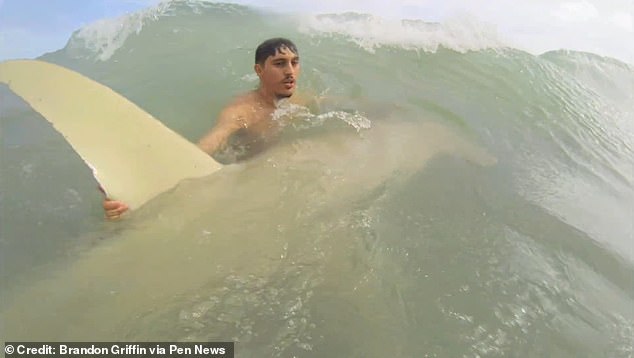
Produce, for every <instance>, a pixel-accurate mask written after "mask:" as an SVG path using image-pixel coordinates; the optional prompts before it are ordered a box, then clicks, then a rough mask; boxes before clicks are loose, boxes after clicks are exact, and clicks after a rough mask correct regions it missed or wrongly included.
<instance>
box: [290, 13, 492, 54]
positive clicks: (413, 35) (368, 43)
mask: <svg viewBox="0 0 634 358" xmlns="http://www.w3.org/2000/svg"><path fill="white" fill-rule="evenodd" d="M300 31H302V32H305V33H311V34H328V35H334V36H338V35H343V36H345V37H348V38H349V39H350V40H351V41H353V42H355V43H357V44H358V45H359V46H361V47H363V48H364V49H366V50H368V51H370V52H373V51H374V50H375V49H376V48H377V47H381V46H384V45H388V46H399V47H402V48H406V49H420V50H423V51H427V52H435V51H436V50H437V49H438V47H439V46H442V47H446V48H450V49H452V50H456V51H459V52H466V51H470V50H476V51H477V50H482V49H486V48H499V47H503V46H504V43H503V41H501V40H500V39H499V37H498V35H497V31H496V30H495V27H493V26H491V25H487V24H485V23H483V22H480V21H478V20H476V19H475V18H473V17H469V16H461V17H460V18H455V19H452V20H450V21H446V22H444V23H429V22H424V21H422V20H396V19H389V18H384V17H380V16H376V15H370V14H358V13H344V14H325V15H311V16H306V17H305V19H303V21H302V25H300Z"/></svg>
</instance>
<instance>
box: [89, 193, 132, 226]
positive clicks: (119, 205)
mask: <svg viewBox="0 0 634 358" xmlns="http://www.w3.org/2000/svg"><path fill="white" fill-rule="evenodd" d="M97 189H99V191H100V192H101V193H102V194H103V204H102V205H103V211H104V212H105V214H106V219H108V220H119V219H120V218H121V215H122V214H123V213H125V212H126V211H128V209H129V207H128V205H127V204H126V203H124V202H122V201H118V200H112V199H110V198H108V195H107V194H106V191H105V190H104V189H103V188H102V187H101V185H99V186H98V187H97Z"/></svg>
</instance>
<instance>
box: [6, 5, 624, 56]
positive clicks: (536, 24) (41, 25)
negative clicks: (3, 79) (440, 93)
mask: <svg viewBox="0 0 634 358" xmlns="http://www.w3.org/2000/svg"><path fill="white" fill-rule="evenodd" d="M158 2H159V0H55V1H46V0H0V60H3V59H9V58H33V57H36V56H39V55H41V54H43V53H45V52H49V51H54V50H57V49H60V48H62V47H64V46H65V44H66V42H67V41H68V38H69V37H70V35H71V34H72V32H73V31H74V30H77V29H79V28H81V27H82V26H84V25H87V24H89V23H91V22H93V21H95V20H98V19H103V18H111V17H116V16H120V15H123V14H125V13H128V12H133V11H136V10H139V9H142V8H144V7H148V6H151V5H153V4H156V3H158ZM227 2H236V3H242V4H248V5H256V6H259V7H265V8H269V9H273V10H278V11H294V12H308V13H320V12H343V11H357V12H364V13H371V14H375V15H379V16H382V17H388V18H409V19H411V18H419V19H423V20H427V21H443V20H446V19H451V18H452V17H455V16H457V15H470V16H474V17H475V18H477V19H478V20H481V21H483V22H485V23H487V24H491V25H493V26H495V28H496V29H497V30H498V33H499V34H500V35H502V38H503V39H505V40H508V42H509V44H511V45H514V46H516V47H519V48H523V49H525V50H528V51H531V52H534V53H541V52H544V51H547V50H553V49H559V48H569V49H575V50H581V51H589V52H594V53H598V54H602V55H607V56H612V57H616V58H619V59H621V60H624V61H626V62H629V63H634V41H632V39H633V38H634V20H633V19H634V15H633V11H634V10H633V7H634V5H633V1H632V0H475V1H474V0H303V1H302V0H230V1H227Z"/></svg>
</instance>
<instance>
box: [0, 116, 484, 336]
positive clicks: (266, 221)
mask: <svg viewBox="0 0 634 358" xmlns="http://www.w3.org/2000/svg"><path fill="white" fill-rule="evenodd" d="M445 154H446V155H453V156H458V157H462V158H465V159H466V160H469V161H472V162H475V163H477V164H479V165H484V166H488V165H492V164H494V163H495V158H493V157H491V156H490V155H489V154H487V152H486V151H485V150H484V149H482V148H481V147H479V146H477V145H474V144H472V143H470V142H468V141H466V140H464V139H463V138H461V137H459V136H458V135H456V134H455V132H454V131H453V130H450V129H449V128H447V127H446V126H444V125H441V124H438V123H436V122H423V123H409V122H402V121H397V120H386V121H378V120H377V121H375V123H373V127H372V128H371V129H369V130H363V131H361V132H360V133H357V132H356V131H354V130H353V129H338V130H334V131H326V132H325V133H321V134H319V135H314V136H309V137H308V136H307V137H305V138H295V139H293V140H290V141H288V142H285V143H280V145H278V146H276V147H273V148H271V149H270V150H269V151H267V152H265V153H263V154H261V155H260V156H258V157H256V158H254V159H252V160H251V161H249V162H247V163H245V164H239V165H230V166H226V167H225V168H223V169H222V170H220V171H218V172H216V173H215V174H213V175H211V176H209V177H206V178H202V179H196V180H190V181H187V182H183V183H181V184H180V185H179V186H178V187H177V188H176V189H174V190H172V191H171V192H168V193H165V194H163V195H161V196H159V197H157V198H156V199H154V200H152V201H150V202H149V203H148V204H146V205H145V206H144V207H143V208H142V209H141V210H139V211H137V212H135V213H133V214H132V215H131V216H130V217H128V218H127V219H125V220H123V221H122V222H119V223H115V224H113V225H120V227H118V228H117V229H118V230H117V231H118V232H119V233H118V234H115V235H114V237H111V238H108V240H104V241H103V242H101V243H100V244H99V245H98V246H97V247H95V248H94V249H91V250H89V251H87V252H85V253H83V254H81V255H80V256H79V257H78V258H77V259H76V260H74V261H72V262H70V263H68V265H66V266H64V267H61V268H59V269H57V270H56V271H54V272H52V273H51V274H50V275H47V277H42V278H39V279H37V280H34V282H33V283H30V284H28V285H24V287H23V288H21V289H18V290H15V292H13V293H12V294H10V295H7V297H8V299H7V300H6V302H4V303H3V304H2V307H1V309H0V312H1V315H2V321H3V322H4V330H5V332H4V334H3V335H4V337H3V338H4V339H5V340H6V341H9V340H42V341H45V340H97V339H98V340H101V341H107V340H124V339H140V338H144V339H157V338H163V337H156V336H152V335H151V334H150V333H144V332H143V331H144V330H147V332H152V328H151V327H153V322H152V319H153V317H155V316H160V312H161V311H165V310H169V309H171V308H173V307H179V304H182V303H183V302H185V301H187V298H188V297H191V296H194V295H197V294H198V293H199V292H203V291H204V292H208V291H209V290H210V287H211V288H213V287H219V288H220V287H222V286H223V285H224V283H223V282H224V280H225V279H226V278H227V277H228V276H233V277H264V278H266V277H268V276H270V275H272V274H273V273H274V272H276V271H278V270H280V269H281V268H283V267H282V265H286V264H288V260H289V252H288V250H289V242H291V241H292V240H301V237H299V236H301V228H302V225H311V224H314V223H315V222H316V221H317V218H318V217H320V216H324V215H328V214H329V213H333V212H336V211H337V210H338V209H340V208H345V207H346V205H349V203H351V202H354V201H355V200H359V199H361V198H363V197H364V196H365V195H368V193H370V192H372V191H373V190H376V189H377V188H378V187H380V186H381V185H383V184H384V183H385V182H387V181H389V180H391V179H393V178H397V180H407V178H409V177H410V176H411V175H413V174H415V173H417V172H419V171H420V170H422V169H423V168H424V167H425V165H426V164H427V163H428V162H429V160H431V159H432V158H434V157H436V156H438V155H445ZM298 223H299V224H298ZM289 227H291V228H294V229H293V230H285V228H289ZM291 236H294V238H293V239H291ZM306 245H310V244H309V243H306ZM349 247H350V245H345V244H342V245H341V246H340V250H342V252H339V253H336V254H334V255H330V256H328V257H325V258H323V260H326V261H325V262H321V261H320V262H319V265H322V267H326V269H325V272H329V273H334V274H333V277H332V278H328V279H326V281H330V283H328V282H326V283H325V285H326V286H329V287H335V288H336V287H337V277H336V272H341V270H346V269H347V266H348V265H350V263H348V262H346V254H345V250H348V249H349ZM290 255H292V254H290ZM319 260H321V259H319ZM203 288H204V290H202V289H203ZM365 289H366V290H371V287H365ZM201 290H202V291H201ZM212 291H213V290H212ZM357 304H358V308H357V309H358V310H359V311H360V312H361V314H364V312H365V313H367V314H368V316H371V313H374V314H376V312H377V307H375V305H376V302H374V303H363V302H360V303H357ZM219 310H220V311H219V312H222V308H219ZM370 311H371V312H370ZM388 311H389V309H388Z"/></svg>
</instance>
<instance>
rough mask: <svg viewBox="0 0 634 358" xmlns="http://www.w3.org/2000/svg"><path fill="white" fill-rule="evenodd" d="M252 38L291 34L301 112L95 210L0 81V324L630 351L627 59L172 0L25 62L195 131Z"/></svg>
mask: <svg viewBox="0 0 634 358" xmlns="http://www.w3.org/2000/svg"><path fill="white" fill-rule="evenodd" d="M274 36H285V37H289V38H291V39H292V40H293V41H294V42H295V43H296V44H297V45H298V47H299V51H300V56H301V61H302V77H301V78H300V90H302V91H306V92H307V93H313V94H316V95H318V96H320V97H323V98H324V100H323V101H322V103H321V104H320V106H319V109H318V110H317V111H313V112H312V113H309V112H307V109H304V108H287V109H285V111H286V112H285V113H284V115H288V116H290V117H292V118H294V120H293V122H292V123H293V124H292V125H289V126H288V127H286V128H285V131H284V134H283V139H282V141H281V143H280V144H279V145H278V146H277V147H274V148H271V149H270V150H268V151H266V152H264V153H262V154H260V155H259V156H257V157H255V158H253V159H251V160H249V161H247V162H244V163H239V164H235V165H229V166H227V167H225V168H224V169H223V170H221V171H220V172H218V173H216V174H214V175H212V176H210V177H208V178H203V179H199V180H191V181H187V182H184V183H182V184H181V185H179V186H178V187H177V188H175V189H174V190H173V191H171V192H168V193H165V194H164V195H161V196H160V197H158V198H157V199H155V200H154V201H152V202H150V203H149V204H148V205H146V206H145V207H143V208H141V209H140V210H138V211H136V212H134V213H132V214H131V215H129V217H128V218H126V220H124V221H122V222H117V223H109V222H105V221H104V220H103V218H102V210H101V207H100V204H101V203H100V200H101V197H100V194H99V193H98V191H97V190H96V185H97V184H96V182H95V181H94V179H93V178H92V176H91V173H90V170H89V169H88V167H87V166H86V165H85V164H84V163H83V162H82V161H81V159H80V158H79V157H78V156H77V155H76V154H75V153H74V152H73V150H72V149H71V148H70V147H69V146H68V145H67V144H66V143H65V141H64V139H63V137H61V136H60V135H59V134H58V133H56V132H55V131H54V129H53V128H51V126H50V125H48V124H47V123H46V122H45V121H44V120H43V119H42V118H41V117H40V116H39V115H38V114H37V113H36V112H34V111H33V110H32V109H30V107H28V105H26V104H25V103H24V102H22V101H21V99H20V98H19V97H17V96H15V95H14V94H12V93H11V92H10V91H9V90H8V89H7V88H6V87H2V88H0V95H1V96H2V97H1V102H0V103H2V111H1V112H0V114H1V121H0V125H1V127H0V138H1V145H2V150H1V151H0V159H1V160H0V179H1V180H0V188H1V189H0V213H1V214H2V222H1V223H0V225H1V226H0V234H1V237H0V245H1V246H0V259H1V260H2V261H1V265H2V266H1V267H2V270H1V272H0V274H1V276H0V278H1V281H0V282H1V287H2V290H1V293H0V295H1V298H2V301H1V303H0V312H1V314H2V336H4V337H5V338H7V339H24V340H27V339H28V340H79V341H81V340H102V341H105V340H136V341H160V340H179V341H200V340H233V341H236V352H237V355H236V356H238V357H260V356H272V357H327V356H333V357H382V356H393V357H631V356H632V355H633V354H634V226H633V225H634V224H633V222H634V112H633V111H634V68H633V67H632V65H631V64H628V63H624V62H621V61H619V60H616V59H612V58H608V57H602V56H600V55H598V54H592V53H585V52H575V51H570V50H559V51H551V52H547V53H544V54H540V55H535V54H531V53H528V52H525V51H523V50H520V49H516V48H513V47H510V46H508V45H505V43H504V41H503V40H501V39H499V38H498V36H497V35H496V33H495V31H491V30H490V29H489V28H488V27H486V26H482V25H479V24H478V23H476V22H469V21H464V22H446V23H429V22H424V21H421V20H402V21H396V20H386V19H382V18H380V17H377V16H373V15H367V14H362V13H351V12H349V13H332V14H322V15H310V16H309V15H289V14H275V13H271V12H266V11H262V10H258V9H255V8H251V7H245V6H241V5H230V4H217V3H205V2H193V1H172V2H164V3H161V4H159V5H157V6H155V7H152V8H148V9H146V10H143V11H140V12H138V13H135V14H130V15H128V16H125V17H122V18H118V19H110V20H103V21H100V22H97V23H94V24H90V25H87V26H86V27H84V28H82V29H80V30H78V31H77V32H75V33H74V34H73V36H72V37H71V38H70V39H69V41H68V44H67V45H66V46H65V47H64V48H63V49H60V50H59V51H55V52H52V53H48V54H45V55H43V56H42V57H41V58H40V59H41V60H44V61H49V62H54V63H58V64H61V65H63V66H67V67H69V68H71V69H74V70H76V71H79V72H81V73H83V74H85V75H87V76H89V77H91V78H93V79H95V80H97V81H99V82H101V83H104V84H106V85H108V86H110V87H112V88H113V89H115V90H116V91H118V92H119V93H121V94H123V95H125V96H126V97H128V98H129V99H131V100H132V101H133V102H135V103H137V104H138V105H139V106H141V107H142V108H144V109H145V110H147V111H148V112H150V113H152V114H153V115H154V116H155V117H157V118H159V119H160V120H162V121H163V122H164V123H165V124H166V125H168V126H169V127H170V128H172V129H174V130H175V131H176V132H178V133H180V134H182V135H183V136H185V137H186V138H188V139H190V140H192V141H195V140H197V139H198V137H200V136H201V135H202V134H204V133H205V132H206V131H207V130H209V129H210V128H211V127H212V126H213V124H214V120H215V116H216V115H217V113H218V112H219V111H220V109H221V108H222V106H223V105H224V104H226V103H227V102H228V101H229V100H230V99H231V98H232V97H233V96H235V95H237V94H239V93H241V92H244V91H246V90H249V89H252V88H254V87H255V86H257V77H256V76H255V75H254V74H253V71H252V66H253V56H254V48H255V47H256V46H257V44H258V43H259V42H260V41H262V40H263V39H266V38H269V37H274ZM78 105H81V103H78ZM103 135H107V136H111V137H112V138H113V143H115V142H116V140H115V138H116V135H117V134H116V133H103ZM139 135H143V133H139Z"/></svg>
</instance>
